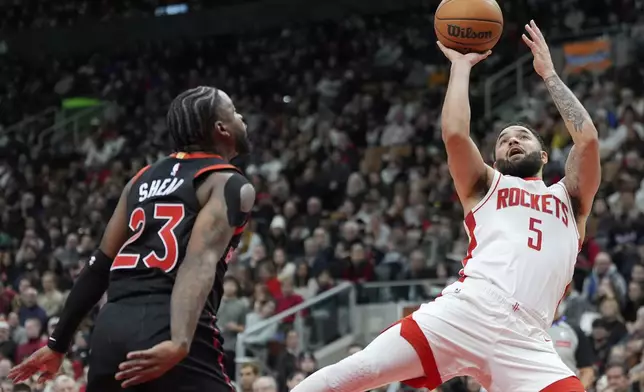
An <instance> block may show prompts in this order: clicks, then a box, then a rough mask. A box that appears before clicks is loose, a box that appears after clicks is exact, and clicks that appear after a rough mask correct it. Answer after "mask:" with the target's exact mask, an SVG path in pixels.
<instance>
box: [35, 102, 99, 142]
mask: <svg viewBox="0 0 644 392" xmlns="http://www.w3.org/2000/svg"><path fill="white" fill-rule="evenodd" d="M107 105H108V103H102V104H100V105H97V106H92V107H88V108H84V109H78V111H77V112H76V113H74V114H73V115H72V116H70V117H67V118H62V119H59V120H58V121H57V122H56V123H55V124H54V125H52V126H50V127H48V128H46V129H44V130H42V131H41V132H40V133H39V135H38V141H37V144H36V145H37V147H38V148H42V147H44V146H45V145H46V144H49V145H60V144H61V143H62V142H63V141H67V142H69V143H65V144H66V145H68V146H77V145H78V144H79V143H80V140H81V134H82V132H83V130H84V129H88V128H87V126H88V125H89V123H90V121H91V119H92V118H94V117H96V116H100V113H101V112H102V111H103V110H104V109H105V107H106V106H107ZM68 138H69V139H71V140H65V139H68Z"/></svg>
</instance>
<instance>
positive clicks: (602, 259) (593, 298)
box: [583, 252, 626, 304]
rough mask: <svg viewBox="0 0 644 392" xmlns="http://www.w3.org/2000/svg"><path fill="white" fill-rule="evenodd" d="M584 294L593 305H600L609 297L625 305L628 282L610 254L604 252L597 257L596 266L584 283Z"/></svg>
mask: <svg viewBox="0 0 644 392" xmlns="http://www.w3.org/2000/svg"><path fill="white" fill-rule="evenodd" d="M583 293H584V296H585V297H586V298H587V299H588V300H589V301H590V302H591V303H593V304H598V303H599V302H600V301H601V299H602V298H604V297H607V296H608V297H611V298H615V299H617V300H618V301H619V303H624V300H625V298H626V282H625V281H624V278H623V277H622V276H621V275H620V274H619V271H618V270H617V267H615V265H614V264H613V262H612V260H611V257H610V255H609V254H608V253H606V252H602V253H600V254H598V255H597V257H595V266H594V267H593V270H592V273H591V274H590V275H589V276H588V277H587V278H586V280H585V281H584V288H583Z"/></svg>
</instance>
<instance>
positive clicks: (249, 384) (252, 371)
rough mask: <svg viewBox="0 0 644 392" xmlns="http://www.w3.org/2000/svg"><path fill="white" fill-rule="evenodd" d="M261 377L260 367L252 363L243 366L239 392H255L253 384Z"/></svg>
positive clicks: (240, 371)
mask: <svg viewBox="0 0 644 392" xmlns="http://www.w3.org/2000/svg"><path fill="white" fill-rule="evenodd" d="M258 377H259V367H258V366H257V365H256V364H255V363H252V362H249V363H245V364H243V365H241V369H240V370H239V392H253V384H254V383H255V381H256V380H257V378H258Z"/></svg>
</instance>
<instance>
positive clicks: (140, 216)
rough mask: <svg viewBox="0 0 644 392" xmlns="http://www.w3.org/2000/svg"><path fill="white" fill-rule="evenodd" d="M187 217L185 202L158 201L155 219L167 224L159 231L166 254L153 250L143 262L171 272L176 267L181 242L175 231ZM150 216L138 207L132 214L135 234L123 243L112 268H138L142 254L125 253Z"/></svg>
mask: <svg viewBox="0 0 644 392" xmlns="http://www.w3.org/2000/svg"><path fill="white" fill-rule="evenodd" d="M184 218H185V207H184V206H183V204H164V203H157V204H155V205H154V219H159V220H164V221H165V224H164V225H163V227H161V229H160V230H159V232H158V235H159V237H160V238H161V242H162V243H163V247H164V254H162V255H159V254H157V252H156V251H151V252H150V253H148V254H147V255H145V256H143V263H144V264H145V266H146V267H148V268H159V269H161V270H163V271H165V272H170V271H172V270H173V269H174V267H176V265H177V262H178V261H179V242H178V240H177V235H176V233H175V230H176V228H177V227H178V226H179V224H180V223H181V221H182V220H183V219H184ZM146 219H148V217H146V216H145V210H143V209H142V208H141V207H138V208H136V209H134V211H132V214H131V215H130V222H129V224H128V225H129V227H130V230H132V231H133V232H134V234H133V235H132V236H131V237H130V238H128V240H127V241H126V242H125V244H123V247H122V248H121V251H120V252H119V254H118V255H117V256H116V257H115V258H114V261H113V262H112V268H111V269H112V270H118V269H132V268H136V266H137V265H138V264H139V261H140V260H141V257H142V255H140V254H134V253H123V249H125V248H126V247H127V246H128V245H130V244H132V243H133V242H134V241H136V240H138V239H139V237H141V234H143V230H145V226H146V225H145V223H146Z"/></svg>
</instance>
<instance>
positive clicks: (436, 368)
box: [399, 278, 584, 392]
mask: <svg viewBox="0 0 644 392" xmlns="http://www.w3.org/2000/svg"><path fill="white" fill-rule="evenodd" d="M399 323H400V324H401V336H402V337H404V338H405V339H406V340H407V341H409V343H411V345H412V346H414V349H415V350H416V352H417V354H418V356H419V357H420V359H421V362H422V364H423V369H424V371H425V377H423V378H421V379H416V380H407V381H406V383H407V384H409V385H411V386H413V387H416V388H420V387H427V388H430V389H434V388H436V387H438V386H439V385H440V384H442V383H443V382H445V381H448V380H449V379H451V378H453V377H456V376H465V375H467V376H472V377H474V378H476V379H477V380H478V381H479V382H480V383H481V384H482V385H483V386H484V387H485V388H486V389H487V390H488V391H489V392H539V391H549V392H550V391H553V392H554V391H557V392H559V391H561V392H578V391H579V392H583V391H584V389H583V387H582V385H581V382H580V381H579V380H578V379H577V378H576V377H575V375H574V373H573V372H572V371H571V370H570V369H569V368H568V367H567V366H566V365H565V364H564V363H563V362H562V361H561V359H560V358H559V356H558V355H557V353H556V351H555V349H554V346H553V345H552V342H551V340H550V337H549V336H548V334H547V332H546V330H545V327H546V326H545V325H540V324H542V323H543V322H542V321H539V320H538V319H537V318H535V317H534V316H533V315H532V314H531V312H529V311H528V310H526V309H523V307H522V306H521V304H520V303H519V302H518V301H516V300H514V299H512V298H510V297H508V296H507V295H505V294H504V293H503V292H501V291H500V290H499V289H498V288H497V287H496V286H494V285H493V284H491V283H488V282H486V281H483V280H480V279H473V278H466V279H461V280H460V281H458V282H456V283H454V284H452V285H450V286H448V287H447V288H445V290H444V291H443V293H442V296H440V297H439V298H437V299H436V300H435V301H433V302H431V303H427V304H423V305H422V306H421V307H420V308H419V309H418V310H417V311H415V312H414V313H413V314H411V315H410V316H408V317H406V318H404V319H402V320H400V321H399Z"/></svg>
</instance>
